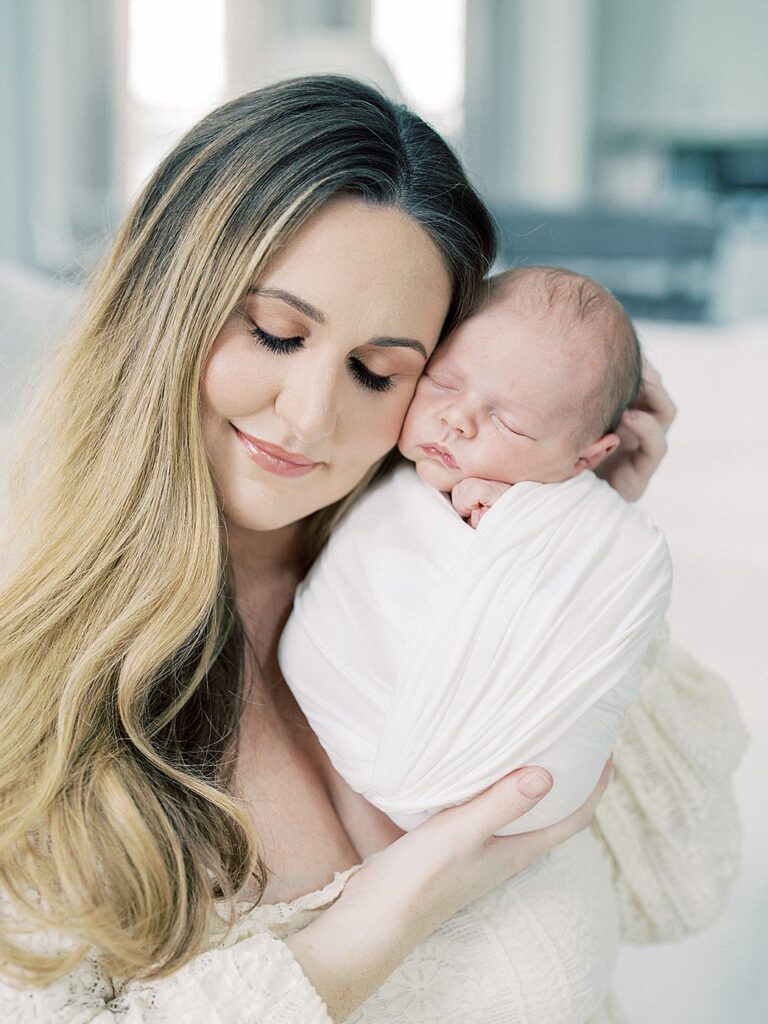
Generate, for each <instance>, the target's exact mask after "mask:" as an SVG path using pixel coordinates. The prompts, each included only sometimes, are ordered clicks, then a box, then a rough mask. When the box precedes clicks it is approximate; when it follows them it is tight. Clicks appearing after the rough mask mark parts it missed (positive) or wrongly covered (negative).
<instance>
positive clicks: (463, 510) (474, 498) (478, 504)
mask: <svg viewBox="0 0 768 1024" xmlns="http://www.w3.org/2000/svg"><path fill="white" fill-rule="evenodd" d="M509 486H510V485H509V484H503V483H500V482H498V481H497V480H480V479H479V478H477V477H472V476H468V477H466V478H465V479H464V480H461V481H460V482H459V483H457V484H456V486H455V487H454V488H453V490H452V491H451V501H452V502H453V507H454V508H455V509H456V511H457V512H458V513H459V515H460V516H461V518H462V519H469V525H470V526H471V527H472V528H473V529H474V528H475V527H476V526H477V524H478V523H479V522H480V520H481V519H482V517H483V516H484V515H485V513H486V512H487V511H488V509H489V508H490V507H491V505H493V503H494V502H495V501H497V500H498V499H499V498H500V497H501V495H502V494H504V492H505V491H508V490H509Z"/></svg>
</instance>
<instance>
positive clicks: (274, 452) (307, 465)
mask: <svg viewBox="0 0 768 1024" xmlns="http://www.w3.org/2000/svg"><path fill="white" fill-rule="evenodd" d="M232 429H233V430H234V432H235V433H236V434H237V438H238V440H239V441H240V443H241V444H242V446H243V448H244V449H245V452H246V455H247V456H248V457H249V458H250V459H251V460H252V461H253V462H255V463H256V465H257V466H260V467H261V468H262V469H266V471H267V472H268V473H274V474H275V475H276V476H306V474H307V473H311V472H312V470H313V469H314V468H315V466H319V465H320V463H319V462H312V461H311V459H308V458H307V457H306V456H304V455H299V454H298V453H297V452H287V451H286V450H285V449H284V448H280V447H279V446H278V445H276V444H269V442H267V441H262V440H261V439H260V438H258V437H251V436H250V434H244V433H243V432H242V431H241V430H238V429H237V427H236V426H235V425H234V423H233V424H232Z"/></svg>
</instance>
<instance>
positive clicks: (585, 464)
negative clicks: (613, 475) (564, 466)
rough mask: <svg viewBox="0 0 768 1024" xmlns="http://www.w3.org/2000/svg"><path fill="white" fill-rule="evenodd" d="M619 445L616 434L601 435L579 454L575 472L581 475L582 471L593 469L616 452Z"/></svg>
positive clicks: (619, 441) (619, 440)
mask: <svg viewBox="0 0 768 1024" xmlns="http://www.w3.org/2000/svg"><path fill="white" fill-rule="evenodd" d="M620 443H621V439H620V438H619V435H618V434H603V436H602V437H598V439H597V440H596V441H590V443H589V444H588V445H587V446H586V447H585V448H582V450H581V451H580V452H579V457H578V459H577V460H576V472H577V473H581V471H582V470H584V469H595V468H596V467H597V466H599V465H600V463H601V462H602V461H603V459H607V458H608V456H609V455H611V454H612V453H613V452H615V451H616V449H617V448H618V447H619V444H620Z"/></svg>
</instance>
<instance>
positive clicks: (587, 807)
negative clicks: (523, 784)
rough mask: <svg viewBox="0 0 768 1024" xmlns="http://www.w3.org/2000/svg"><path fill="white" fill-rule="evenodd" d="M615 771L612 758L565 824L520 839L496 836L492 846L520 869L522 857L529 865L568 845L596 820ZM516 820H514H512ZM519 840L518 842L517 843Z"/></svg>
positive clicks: (524, 835)
mask: <svg viewBox="0 0 768 1024" xmlns="http://www.w3.org/2000/svg"><path fill="white" fill-rule="evenodd" d="M612 770H613V757H609V758H608V760H607V761H606V762H605V765H604V766H603V770H602V772H601V774H600V778H599V779H598V781H597V785H596V786H595V788H594V789H593V790H592V792H591V793H590V794H589V796H588V797H587V799H586V800H585V801H584V803H583V804H582V805H581V807H577V809H576V810H575V811H573V813H572V814H569V815H568V817H567V818H563V820H562V821H557V822H555V823H554V824H553V825H548V826H547V827H546V828H539V829H536V830H535V831H533V832H524V833H522V834H520V835H516V836H494V837H493V838H492V839H491V840H490V842H489V846H490V847H492V848H493V849H494V851H495V853H496V854H497V855H498V856H499V857H502V858H506V857H508V858H509V859H510V861H511V863H512V864H513V865H515V866H516V867H519V865H520V861H521V858H522V859H523V861H524V863H525V864H530V863H533V861H534V860H536V858H537V857H539V856H540V855H541V854H542V853H546V851H547V850H551V849H552V847H553V846H557V845H558V844H559V843H562V842H565V840H566V839H570V838H571V836H574V835H575V834H576V833H577V832H581V831H582V829H585V828H586V827H587V826H588V825H589V823H590V822H591V821H592V817H593V815H594V813H595V809H596V808H597V805H598V804H599V803H600V799H601V797H602V795H603V793H604V792H605V790H606V787H607V785H608V783H609V782H610V779H611V772H612ZM510 820H512V819H510ZM513 840H517V842H516V843H515V842H513Z"/></svg>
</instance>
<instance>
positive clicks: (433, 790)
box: [279, 463, 671, 834]
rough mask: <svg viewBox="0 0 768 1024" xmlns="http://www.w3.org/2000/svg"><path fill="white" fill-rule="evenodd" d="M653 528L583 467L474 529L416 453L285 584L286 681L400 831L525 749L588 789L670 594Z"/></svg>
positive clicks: (524, 826) (560, 778) (510, 764)
mask: <svg viewBox="0 0 768 1024" xmlns="http://www.w3.org/2000/svg"><path fill="white" fill-rule="evenodd" d="M670 584H671V567H670V561H669V555H668V551H667V546H666V543H665V541H664V538H663V536H662V534H661V533H660V532H659V530H658V529H657V528H656V527H655V526H654V525H653V524H652V522H651V521H650V519H649V517H648V516H647V514H646V513H644V512H642V511H641V510H640V509H638V508H637V507H636V506H634V505H630V504H628V503H627V502H625V501H624V500H623V499H622V498H620V497H619V496H618V494H616V492H615V491H613V490H612V488H611V487H609V486H608V485H607V484H606V483H604V482H603V481H601V480H599V479H597V477H595V476H594V474H593V473H590V472H585V473H582V474H580V475H579V476H577V477H574V478H572V479H570V480H567V481H564V482H563V483H556V484H538V483H527V482H526V483H519V484H516V485H515V486H514V487H511V488H510V489H509V490H508V491H507V492H505V493H504V494H503V495H502V497H501V498H499V500H498V501H497V502H496V503H495V504H494V505H493V506H492V508H491V509H490V510H489V511H488V512H487V513H486V514H485V516H484V517H483V519H482V520H481V521H480V523H479V525H478V527H477V529H476V530H473V529H472V528H471V527H470V526H469V525H468V524H466V523H465V522H463V520H462V519H461V518H460V517H459V516H458V514H457V513H456V512H455V511H454V509H453V507H452V505H451V504H450V501H449V500H448V499H447V498H446V496H444V495H442V494H440V492H438V491H436V490H434V489H432V488H430V487H428V486H427V485H426V484H424V483H423V482H422V481H421V480H420V479H419V477H418V476H417V474H416V472H415V470H414V469H413V467H412V466H411V464H410V463H409V464H407V465H402V466H399V467H398V468H397V469H396V470H395V472H394V473H392V474H391V475H390V476H389V477H387V478H386V479H384V480H383V481H380V482H379V483H377V484H376V485H374V486H373V487H371V488H369V490H368V491H367V492H366V494H365V495H363V497H362V498H361V499H360V500H359V501H358V502H357V503H356V505H355V506H354V507H353V508H352V509H351V510H350V511H349V513H348V514H347V515H346V516H345V518H344V519H343V521H342V522H341V523H340V524H339V526H338V527H337V529H336V530H335V531H334V533H333V535H332V537H331V539H330V541H329V542H328V544H327V546H326V548H325V550H324V551H323V553H322V554H321V556H320V558H319V559H318V560H317V561H316V563H315V564H314V566H313V567H312V569H311V571H310V573H309V574H308V576H307V578H306V579H305V580H304V581H303V583H302V584H301V585H300V587H299V589H298V590H297V593H296V598H295V602H294V608H293V612H292V613H291V616H290V618H289V620H288V623H287V625H286V628H285V630H284V632H283V635H282V637H281V641H280V648H279V659H280V665H281V668H282V671H283V673H284V675H285V678H286V681H287V683H288V685H289V686H290V688H291V690H292V691H293V693H294V695H295V697H296V700H297V701H298V703H299V705H300V707H301V708H302V710H303V711H304V713H305V715H306V717H307V719H308V721H309V723H310V725H311V726H312V728H313V730H314V731H315V733H316V734H317V736H318V738H319V739H320V742H321V743H322V745H323V747H324V748H325V750H326V751H327V753H328V755H329V757H330V759H331V762H332V763H333V765H334V767H335V768H336V770H337V771H338V772H339V774H340V775H341V776H342V777H343V778H344V779H345V780H346V781H347V782H348V783H349V784H350V786H351V787H352V788H353V789H355V790H356V791H358V792H359V793H362V794H363V795H364V796H365V797H366V798H367V799H368V800H369V801H370V802H371V803H372V804H374V805H375V806H376V807H378V808H380V809H381V810H382V811H384V812H385V813H386V814H387V815H388V816H389V817H390V818H391V819H392V820H393V821H394V822H395V823H396V824H397V825H399V826H400V827H401V828H403V829H406V830H407V829H410V828H414V827H415V826H416V825H418V824H419V823H420V822H422V821H424V820H425V819H426V818H427V817H429V816H430V815H431V814H434V813H435V812H436V811H439V810H441V809H443V808H444V807H448V806H451V805H453V804H457V803H461V802H463V801H464V800H467V799H469V798H470V797H472V796H474V795H475V794H477V793H478V792H480V791H481V790H483V789H484V788H486V787H487V786H489V785H490V784H491V783H492V782H494V781H496V780H497V779H498V778H500V777H501V776H502V775H504V774H506V773H507V772H509V771H512V770H513V769H514V768H517V767H520V766H521V765H525V764H539V765H542V766H544V767H545V768H547V769H548V770H549V771H551V772H552V775H553V778H554V780H555V784H554V786H553V788H552V790H551V792H550V793H549V794H548V795H547V796H546V797H545V798H544V799H543V800H542V801H540V803H539V804H538V805H537V806H536V807H535V808H533V810H532V811H530V812H528V814H526V815H524V816H523V817H522V818H520V819H518V820H517V821H516V822H513V823H512V824H511V825H510V826H508V827H507V828H506V829H503V830H502V831H501V832H500V833H499V834H511V833H513V832H524V831H528V830H530V829H534V828H540V827H542V826H544V825H546V824H550V823H551V822H554V821H559V820H560V819H561V818H563V817H564V816H565V815H567V814H568V813H570V812H571V811H572V810H575V808H576V807H578V806H579V805H580V804H581V803H582V802H583V801H584V800H585V799H586V798H587V796H588V795H589V793H590V792H591V790H592V788H593V787H594V785H595V783H596V782H597V779H598V778H599V775H600V772H601V770H602V767H603V764H604V763H605V760H606V758H607V757H608V754H609V753H610V749H611V746H612V744H613V740H614V738H615V735H616V732H617V729H618V726H619V721H620V718H621V715H622V713H623V712H624V710H626V708H627V706H628V705H629V704H630V702H631V701H632V700H633V699H634V697H635V696H636V693H637V688H638V685H639V680H640V671H641V664H642V659H643V655H644V653H645V650H646V647H647V645H648V642H649V641H650V639H651V636H652V635H653V632H654V630H655V629H656V628H657V626H658V625H659V624H660V622H661V619H662V618H663V615H664V612H665V610H666V607H667V604H668V601H669V590H670Z"/></svg>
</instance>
